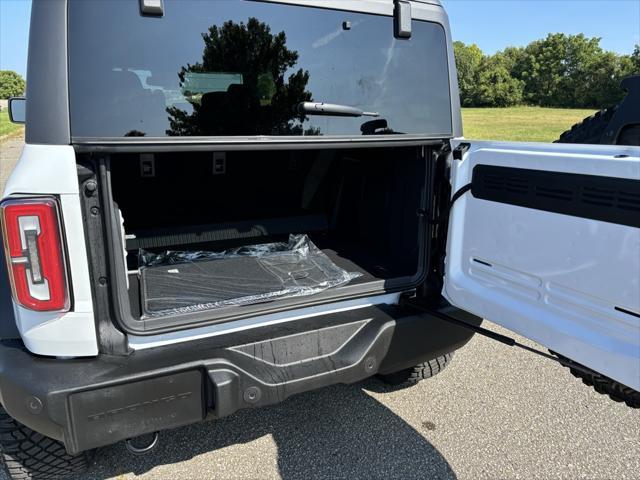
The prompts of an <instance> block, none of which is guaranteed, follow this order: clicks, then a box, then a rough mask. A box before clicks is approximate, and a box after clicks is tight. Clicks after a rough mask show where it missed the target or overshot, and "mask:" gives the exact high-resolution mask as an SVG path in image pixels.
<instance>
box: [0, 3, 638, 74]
mask: <svg viewBox="0 0 640 480" xmlns="http://www.w3.org/2000/svg"><path fill="white" fill-rule="evenodd" d="M114 1H116V0H114ZM389 1H391V0H389ZM443 3H444V6H445V8H446V9H447V12H448V14H449V20H450V22H451V30H452V34H453V39H454V40H461V41H463V42H465V43H475V44H477V45H478V46H479V47H480V48H481V49H482V50H483V51H484V52H485V53H488V54H492V53H495V52H496V51H498V50H502V49H504V48H505V47H508V46H524V45H526V44H528V43H529V42H531V41H533V40H537V39H539V38H544V37H545V36H546V35H547V34H548V33H555V32H562V33H570V34H576V33H584V34H585V35H586V36H588V37H600V38H602V41H601V43H600V45H601V46H602V47H603V48H604V49H606V50H612V51H614V52H617V53H631V52H632V51H633V46H634V44H636V43H640V0H443ZM30 11H31V1H30V0H0V70H15V71H16V72H18V73H19V74H20V75H22V76H23V77H24V76H25V75H26V71H27V42H28V36H29V14H30Z"/></svg>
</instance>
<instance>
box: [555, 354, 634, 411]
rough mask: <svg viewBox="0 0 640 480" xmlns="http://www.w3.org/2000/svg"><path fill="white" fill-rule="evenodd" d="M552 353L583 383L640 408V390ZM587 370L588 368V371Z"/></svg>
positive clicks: (630, 405) (632, 406)
mask: <svg viewBox="0 0 640 480" xmlns="http://www.w3.org/2000/svg"><path fill="white" fill-rule="evenodd" d="M551 353H553V354H554V355H555V356H556V357H558V358H560V359H562V360H563V361H564V363H565V365H566V366H567V367H568V368H569V370H570V371H571V373H572V374H573V376H574V377H576V378H579V379H580V380H582V383H584V384H585V385H587V386H589V387H593V389H594V390H595V391H596V392H598V393H600V394H602V395H609V397H610V398H611V399H612V400H614V401H616V402H624V403H626V404H627V406H629V407H631V408H640V392H638V391H636V390H634V389H633V388H630V387H627V386H626V385H623V384H621V383H619V382H616V381H615V380H613V379H611V378H609V377H605V376H604V375H601V374H599V373H598V372H594V371H593V370H591V369H588V368H586V367H584V366H583V365H580V364H579V363H577V362H574V361H573V360H571V359H569V358H567V357H563V356H562V355H559V354H557V353H556V352H551ZM572 365H575V366H577V367H580V369H576V368H573V367H572ZM585 370H588V372H586V371H585Z"/></svg>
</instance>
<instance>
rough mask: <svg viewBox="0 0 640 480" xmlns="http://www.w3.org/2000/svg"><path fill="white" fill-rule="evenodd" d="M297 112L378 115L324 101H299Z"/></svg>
mask: <svg viewBox="0 0 640 480" xmlns="http://www.w3.org/2000/svg"><path fill="white" fill-rule="evenodd" d="M298 112H299V113H304V114H305V115H331V116H334V117H363V116H364V117H378V116H380V114H379V113H378V112H363V111H362V110H360V109H359V108H356V107H350V106H348V105H338V104H335V103H324V102H300V103H299V104H298Z"/></svg>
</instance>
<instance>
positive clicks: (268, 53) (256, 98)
mask: <svg viewBox="0 0 640 480" xmlns="http://www.w3.org/2000/svg"><path fill="white" fill-rule="evenodd" d="M202 39H203V42H204V50H203V53H202V61H201V62H198V63H196V64H193V65H191V64H187V66H185V67H182V68H181V70H180V72H178V77H179V78H180V84H181V85H184V84H185V79H186V78H187V77H186V74H187V73H188V72H194V73H212V72H213V73H216V72H233V73H238V74H241V75H242V84H241V85H231V86H230V87H229V90H228V91H227V92H214V93H207V94H204V95H202V96H198V97H196V96H194V97H193V98H192V99H190V100H189V101H190V103H191V106H192V110H193V111H192V112H187V111H185V110H182V109H180V108H177V107H169V108H168V109H167V112H168V113H169V116H170V118H169V123H170V129H169V130H167V134H168V135H207V136H209V135H259V134H280V135H293V134H299V133H301V132H302V128H303V127H302V122H303V121H304V120H305V118H306V117H305V116H304V115H301V114H299V113H298V112H297V111H296V106H297V105H298V103H300V102H303V101H310V100H311V99H312V95H311V92H308V91H307V90H306V86H307V83H308V82H309V72H308V71H305V70H302V69H298V70H297V71H295V72H293V73H291V74H289V75H288V77H286V78H285V75H286V73H287V72H288V71H290V69H292V68H293V67H294V66H295V65H296V63H297V61H298V52H296V51H294V50H289V49H288V48H287V46H286V42H287V38H286V35H285V33H284V32H280V33H277V34H273V33H271V29H270V27H269V26H268V25H267V24H266V23H263V22H260V21H258V20H257V19H256V18H249V20H248V21H247V23H246V24H245V23H243V22H240V23H236V22H233V21H231V20H229V21H227V22H225V23H223V24H222V25H221V26H217V25H212V26H211V27H209V29H208V31H207V32H206V33H203V34H202ZM219 93H222V95H220V94H219ZM305 134H307V135H314V134H315V135H317V134H319V132H318V131H317V130H316V129H308V130H307V131H305Z"/></svg>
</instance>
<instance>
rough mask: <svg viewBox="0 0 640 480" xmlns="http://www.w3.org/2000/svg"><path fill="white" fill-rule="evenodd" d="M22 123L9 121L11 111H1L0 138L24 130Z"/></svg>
mask: <svg viewBox="0 0 640 480" xmlns="http://www.w3.org/2000/svg"><path fill="white" fill-rule="evenodd" d="M22 128H23V127H22V125H18V124H15V123H11V122H10V121H9V111H8V110H6V109H5V110H2V111H1V112H0V138H2V137H5V136H8V135H11V134H12V133H15V132H17V131H18V130H22Z"/></svg>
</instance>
